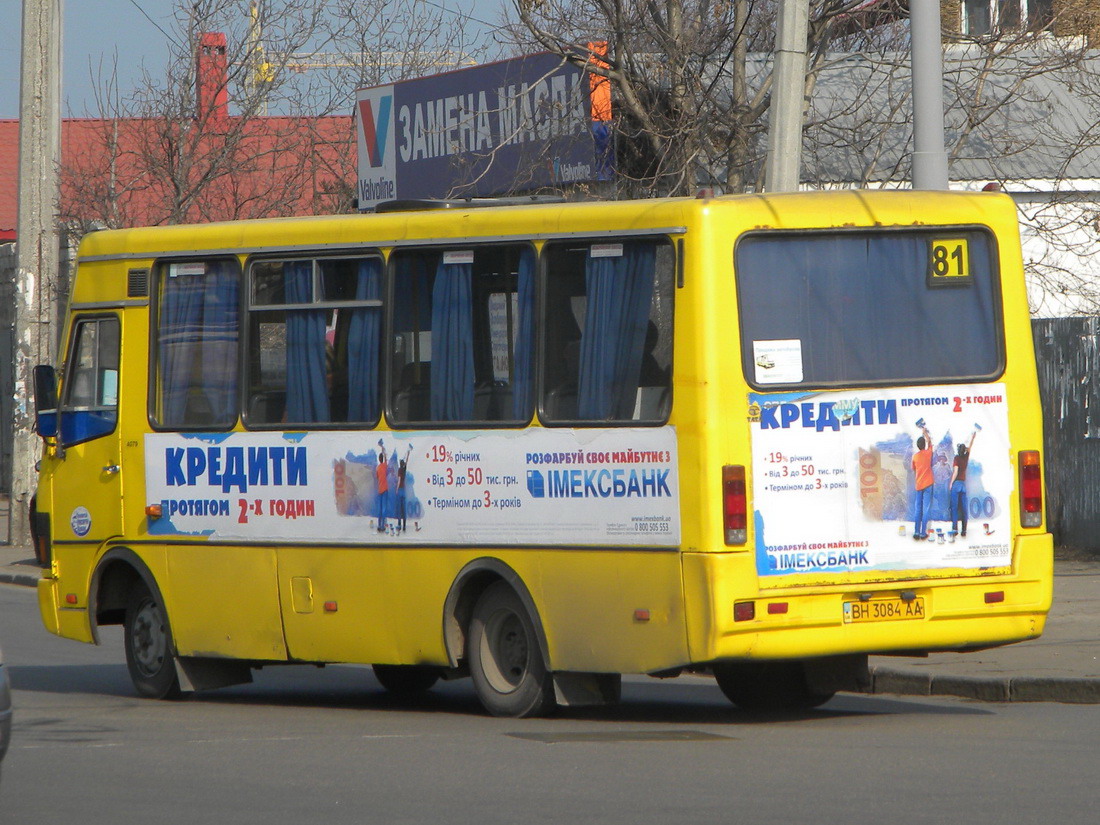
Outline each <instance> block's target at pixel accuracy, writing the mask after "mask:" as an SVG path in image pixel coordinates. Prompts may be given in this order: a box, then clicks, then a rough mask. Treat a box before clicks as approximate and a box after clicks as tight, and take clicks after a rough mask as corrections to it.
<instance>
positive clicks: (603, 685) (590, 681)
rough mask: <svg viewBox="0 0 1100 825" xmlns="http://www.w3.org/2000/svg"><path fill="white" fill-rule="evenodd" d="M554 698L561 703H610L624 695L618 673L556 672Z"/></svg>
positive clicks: (620, 677) (575, 704)
mask: <svg viewBox="0 0 1100 825" xmlns="http://www.w3.org/2000/svg"><path fill="white" fill-rule="evenodd" d="M553 678H554V698H555V699H556V700H557V703H558V704H559V705H564V706H567V707H581V706H583V705H610V704H614V703H615V702H618V701H619V697H620V696H621V695H622V683H623V679H622V676H620V675H619V674H618V673H555V674H554V677H553Z"/></svg>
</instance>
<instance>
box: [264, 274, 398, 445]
mask: <svg viewBox="0 0 1100 825" xmlns="http://www.w3.org/2000/svg"><path fill="white" fill-rule="evenodd" d="M249 285H250V288H249V307H248V357H247V378H246V383H247V387H248V390H247V397H246V404H245V410H244V415H245V423H246V424H248V426H250V427H252V426H256V427H264V426H270V427H301V426H310V425H318V424H341V423H345V422H354V423H357V424H368V425H373V424H374V423H375V422H377V420H378V417H379V411H380V406H381V405H380V399H379V386H380V380H379V379H380V373H381V370H380V365H381V361H380V350H381V340H382V300H381V295H382V259H381V257H378V256H368V257H333V258H316V259H314V258H304V259H292V260H258V261H253V262H252V264H251V266H250V267H249Z"/></svg>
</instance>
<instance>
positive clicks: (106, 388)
mask: <svg viewBox="0 0 1100 825" xmlns="http://www.w3.org/2000/svg"><path fill="white" fill-rule="evenodd" d="M100 393H101V398H100V399H99V403H100V404H101V405H102V406H104V407H114V406H117V405H118V370H104V371H103V385H102V387H101V389H100Z"/></svg>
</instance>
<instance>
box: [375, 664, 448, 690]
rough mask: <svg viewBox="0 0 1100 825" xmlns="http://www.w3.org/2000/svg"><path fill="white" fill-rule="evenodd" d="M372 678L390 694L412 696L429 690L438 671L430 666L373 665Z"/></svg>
mask: <svg viewBox="0 0 1100 825" xmlns="http://www.w3.org/2000/svg"><path fill="white" fill-rule="evenodd" d="M372 670H373V671H374V678H375V679H377V680H378V683H379V684H380V685H382V687H384V688H385V689H386V690H388V691H389V692H390V693H393V694H396V695H397V696H413V695H415V694H417V693H423V692H424V691H426V690H431V688H432V686H433V685H435V683H436V682H438V681H439V677H440V675H441V674H440V670H439V668H437V667H432V666H431V665H373V666H372Z"/></svg>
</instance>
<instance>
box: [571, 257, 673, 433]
mask: <svg viewBox="0 0 1100 825" xmlns="http://www.w3.org/2000/svg"><path fill="white" fill-rule="evenodd" d="M655 271H656V247H655V246H654V245H653V244H652V243H627V244H623V254H622V255H619V256H614V257H592V253H591V251H589V252H588V253H587V254H586V256H585V287H586V290H587V293H588V294H587V305H586V309H585V317H584V331H583V332H582V334H581V357H580V375H579V377H578V380H577V415H578V417H579V418H583V419H590V420H596V421H605V420H610V419H625V418H630V417H631V416H632V414H633V410H634V403H635V398H636V395H637V390H638V374H639V372H640V371H641V367H642V352H643V349H644V346H645V333H646V327H647V325H648V322H649V307H650V303H651V302H652V300H653V282H654V273H655Z"/></svg>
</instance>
